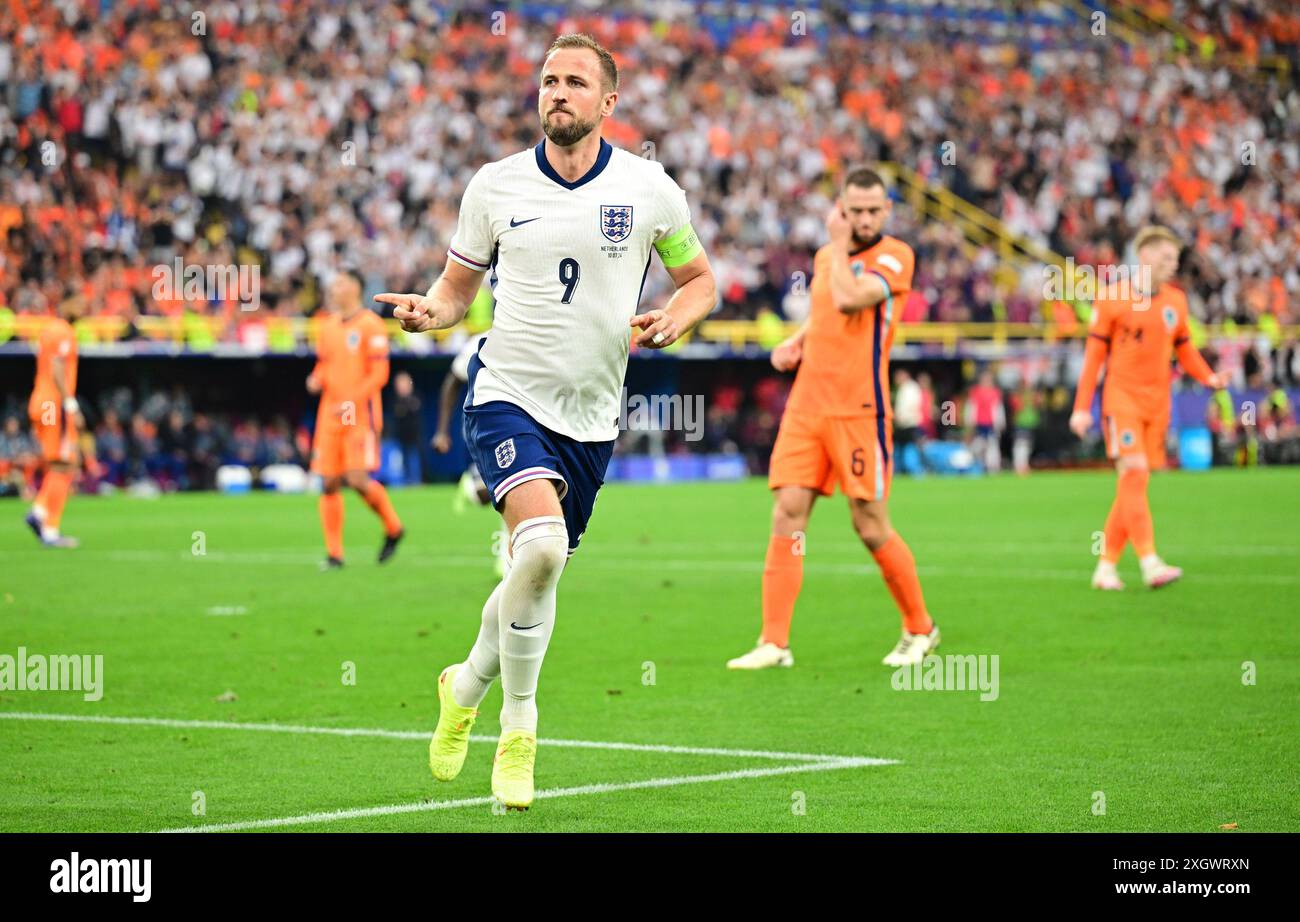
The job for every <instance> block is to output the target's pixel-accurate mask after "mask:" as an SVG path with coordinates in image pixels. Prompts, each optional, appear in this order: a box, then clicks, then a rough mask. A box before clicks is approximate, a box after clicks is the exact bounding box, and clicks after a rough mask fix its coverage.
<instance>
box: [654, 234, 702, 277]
mask: <svg viewBox="0 0 1300 922" xmlns="http://www.w3.org/2000/svg"><path fill="white" fill-rule="evenodd" d="M655 252H657V253H658V254H659V258H660V259H661V260H662V261H663V264H664V267H665V268H668V269H672V268H674V267H676V266H684V265H686V263H688V262H690V261H691V260H692V259H694V258H695V257H697V256H699V255H700V254H701V253H703V252H704V247H703V246H702V245H701V244H700V238H699V237H698V236H696V233H695V228H693V227H691V226H690V225H689V224H687V225H685V226H684V227H682V229H681V230H679V231H677V232H676V233H674V234H672V235H671V236H668V237H665V238H664V239H663V240H658V241H656V242H655Z"/></svg>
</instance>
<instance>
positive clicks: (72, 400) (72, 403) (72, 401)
mask: <svg viewBox="0 0 1300 922" xmlns="http://www.w3.org/2000/svg"><path fill="white" fill-rule="evenodd" d="M63 412H64V413H69V414H71V413H80V412H81V405H80V404H78V403H77V398H76V397H67V398H65V399H64V401H63Z"/></svg>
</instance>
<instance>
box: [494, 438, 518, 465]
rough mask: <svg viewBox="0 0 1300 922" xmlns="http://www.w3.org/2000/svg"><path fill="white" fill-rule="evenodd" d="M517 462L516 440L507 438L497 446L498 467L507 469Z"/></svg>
mask: <svg viewBox="0 0 1300 922" xmlns="http://www.w3.org/2000/svg"><path fill="white" fill-rule="evenodd" d="M514 463H515V440H514V439H506V440H505V441H504V442H502V443H501V444H500V445H498V446H497V467H499V468H501V469H502V470H505V469H506V468H508V467H509V466H510V465H512V464H514Z"/></svg>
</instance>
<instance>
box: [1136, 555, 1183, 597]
mask: <svg viewBox="0 0 1300 922" xmlns="http://www.w3.org/2000/svg"><path fill="white" fill-rule="evenodd" d="M1138 563H1139V564H1140V565H1141V566H1142V582H1144V583H1146V584H1147V587H1148V588H1151V589H1159V588H1160V587H1161V586H1168V585H1169V584H1170V583H1172V582H1175V581H1176V580H1179V579H1182V577H1183V571H1182V568H1181V567H1173V566H1170V565H1169V564H1167V563H1165V562H1164V561H1163V560H1161V559H1160V558H1159V557H1157V556H1156V555H1155V554H1152V555H1151V556H1150V557H1144V558H1143V559H1142V560H1140V561H1138Z"/></svg>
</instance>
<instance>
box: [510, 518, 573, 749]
mask: <svg viewBox="0 0 1300 922" xmlns="http://www.w3.org/2000/svg"><path fill="white" fill-rule="evenodd" d="M568 550H569V533H568V529H566V528H565V525H564V519H562V518H560V517H559V516H538V517H537V518H532V519H525V520H524V521H522V522H520V523H519V524H518V526H516V527H515V532H514V534H513V535H511V537H510V555H511V565H510V575H509V576H507V577H506V579H505V580H504V581H503V582H502V584H501V634H500V641H499V644H500V647H499V648H500V651H501V691H502V692H503V695H502V697H503V701H502V705H501V732H502V733H505V732H507V731H509V730H525V731H527V732H529V733H536V732H537V678H538V676H539V675H540V674H541V671H542V659H543V658H544V657H545V656H546V647H547V645H548V644H549V643H550V641H551V632H552V631H553V630H555V587H556V586H557V585H558V583H559V581H560V573H561V572H563V570H564V563H565V561H566V560H567V559H568Z"/></svg>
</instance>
